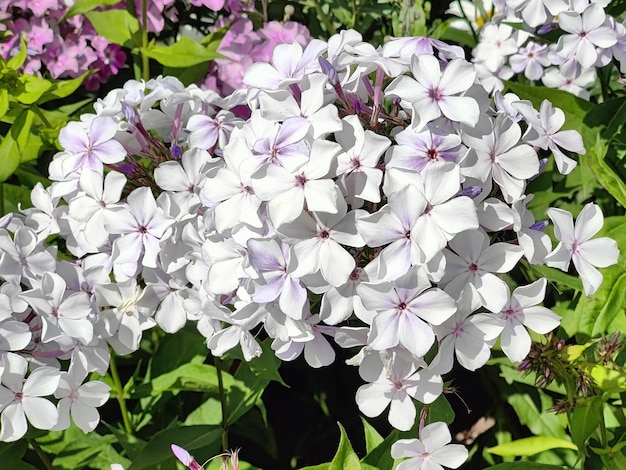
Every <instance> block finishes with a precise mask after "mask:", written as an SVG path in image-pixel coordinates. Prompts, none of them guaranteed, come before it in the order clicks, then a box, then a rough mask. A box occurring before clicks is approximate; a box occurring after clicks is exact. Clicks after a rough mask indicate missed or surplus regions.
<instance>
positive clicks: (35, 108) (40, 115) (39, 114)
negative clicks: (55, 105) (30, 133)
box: [30, 104, 52, 129]
mask: <svg viewBox="0 0 626 470" xmlns="http://www.w3.org/2000/svg"><path fill="white" fill-rule="evenodd" d="M30 109H31V110H32V111H33V113H35V114H36V115H37V117H38V118H39V119H41V122H43V125H44V126H46V127H47V128H48V129H52V124H50V121H48V119H47V118H46V116H45V115H44V114H43V113H42V112H41V109H39V106H37V105H36V104H33V105H32V106H31V108H30Z"/></svg>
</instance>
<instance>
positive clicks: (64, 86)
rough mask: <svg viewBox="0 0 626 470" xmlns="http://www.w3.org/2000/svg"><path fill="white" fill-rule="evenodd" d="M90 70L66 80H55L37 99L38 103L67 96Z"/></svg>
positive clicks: (81, 82) (78, 85)
mask: <svg viewBox="0 0 626 470" xmlns="http://www.w3.org/2000/svg"><path fill="white" fill-rule="evenodd" d="M91 73H92V72H91V71H87V72H85V73H84V74H82V75H81V76H80V77H76V78H72V79H68V80H55V81H54V83H53V86H52V88H50V89H49V90H47V91H46V92H45V93H44V94H43V95H41V98H39V99H38V100H37V103H38V104H43V103H47V102H48V101H52V100H58V99H61V98H67V97H68V96H70V95H71V94H72V93H74V92H75V91H76V90H78V87H80V86H81V85H82V84H83V82H84V81H85V79H86V78H87V77H88V76H89V75H90V74H91Z"/></svg>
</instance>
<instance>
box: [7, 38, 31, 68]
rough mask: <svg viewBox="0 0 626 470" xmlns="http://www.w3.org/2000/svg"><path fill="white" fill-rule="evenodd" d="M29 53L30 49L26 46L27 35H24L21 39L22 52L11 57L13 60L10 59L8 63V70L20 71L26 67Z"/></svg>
mask: <svg viewBox="0 0 626 470" xmlns="http://www.w3.org/2000/svg"><path fill="white" fill-rule="evenodd" d="M27 53H28V48H27V46H26V37H25V35H22V37H21V38H20V52H19V53H18V54H17V55H14V56H13V57H11V59H9V61H8V62H7V68H10V69H13V70H17V69H19V68H20V67H21V66H22V65H24V62H25V61H26V55H27Z"/></svg>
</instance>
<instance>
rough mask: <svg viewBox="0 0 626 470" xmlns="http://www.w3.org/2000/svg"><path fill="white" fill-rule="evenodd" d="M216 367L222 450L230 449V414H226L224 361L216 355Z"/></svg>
mask: <svg viewBox="0 0 626 470" xmlns="http://www.w3.org/2000/svg"><path fill="white" fill-rule="evenodd" d="M215 369H216V370H217V387H218V388H219V393H220V403H221V405H222V451H224V452H226V451H228V427H229V423H228V415H227V414H226V392H225V390H224V379H223V378H222V361H221V360H220V358H219V357H215Z"/></svg>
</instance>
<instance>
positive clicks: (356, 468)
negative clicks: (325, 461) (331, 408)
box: [328, 423, 361, 470]
mask: <svg viewBox="0 0 626 470" xmlns="http://www.w3.org/2000/svg"><path fill="white" fill-rule="evenodd" d="M337 424H338V425H339V431H340V432H341V439H340V440H339V448H338V449H337V453H336V454H335V457H334V458H333V460H332V461H331V462H330V465H329V467H328V470H361V463H360V462H359V457H358V456H357V455H356V453H355V452H354V450H353V449H352V444H350V440H349V439H348V434H347V433H346V430H345V429H344V428H343V426H342V425H341V423H337Z"/></svg>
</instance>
